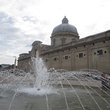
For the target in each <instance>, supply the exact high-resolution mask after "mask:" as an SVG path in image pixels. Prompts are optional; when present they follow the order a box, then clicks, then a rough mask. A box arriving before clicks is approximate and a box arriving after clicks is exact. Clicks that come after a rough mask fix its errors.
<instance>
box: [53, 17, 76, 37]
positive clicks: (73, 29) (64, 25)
mask: <svg viewBox="0 0 110 110" xmlns="http://www.w3.org/2000/svg"><path fill="white" fill-rule="evenodd" d="M63 32H69V33H73V34H75V35H78V32H77V29H76V27H75V26H73V25H70V24H68V19H67V18H66V17H64V18H63V20H62V24H60V25H58V26H56V27H55V28H54V29H53V31H52V35H55V34H58V33H63Z"/></svg>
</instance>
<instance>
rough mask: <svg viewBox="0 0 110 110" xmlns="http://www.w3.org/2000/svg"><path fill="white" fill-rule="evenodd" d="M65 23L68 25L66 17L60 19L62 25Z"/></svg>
mask: <svg viewBox="0 0 110 110" xmlns="http://www.w3.org/2000/svg"><path fill="white" fill-rule="evenodd" d="M64 23H67V24H68V19H67V18H66V16H65V17H64V18H63V19H62V24H64Z"/></svg>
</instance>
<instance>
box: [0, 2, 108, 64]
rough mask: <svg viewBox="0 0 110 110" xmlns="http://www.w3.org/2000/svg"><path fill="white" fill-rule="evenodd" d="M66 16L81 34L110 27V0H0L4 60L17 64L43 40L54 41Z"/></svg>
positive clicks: (0, 44)
mask: <svg viewBox="0 0 110 110" xmlns="http://www.w3.org/2000/svg"><path fill="white" fill-rule="evenodd" d="M64 16H66V17H67V18H68V20H69V23H70V24H72V25H74V26H75V27H76V28H77V30H78V33H79V35H80V38H83V37H86V36H89V35H93V34H96V33H99V32H103V31H106V30H109V29H110V0H0V64H4V63H5V64H6V63H9V64H13V62H14V58H15V57H14V56H16V57H18V56H19V54H20V53H27V52H28V51H29V50H31V44H32V43H33V41H35V40H40V41H42V42H43V43H44V44H50V36H51V33H52V30H53V28H54V27H55V26H57V25H59V24H61V20H62V19H63V17H64Z"/></svg>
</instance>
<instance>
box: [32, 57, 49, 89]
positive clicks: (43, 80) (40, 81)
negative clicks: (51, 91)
mask: <svg viewBox="0 0 110 110" xmlns="http://www.w3.org/2000/svg"><path fill="white" fill-rule="evenodd" d="M32 62H33V67H34V68H33V70H34V74H35V84H34V87H35V88H37V89H38V90H40V89H41V88H43V87H46V88H48V87H49V85H48V78H49V73H48V72H47V68H46V67H45V65H44V63H43V60H42V59H41V58H38V57H37V58H32Z"/></svg>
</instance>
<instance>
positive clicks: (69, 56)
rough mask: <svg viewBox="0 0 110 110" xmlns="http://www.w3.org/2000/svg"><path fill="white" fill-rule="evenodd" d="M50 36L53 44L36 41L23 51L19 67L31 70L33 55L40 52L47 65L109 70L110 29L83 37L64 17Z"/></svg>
mask: <svg viewBox="0 0 110 110" xmlns="http://www.w3.org/2000/svg"><path fill="white" fill-rule="evenodd" d="M50 38H51V45H44V44H42V42H41V41H34V42H33V44H32V49H31V51H29V53H23V54H20V55H19V58H18V68H19V69H22V70H25V71H26V72H31V70H32V67H31V65H32V62H31V58H32V57H37V56H39V57H41V58H42V59H43V61H44V63H45V65H46V66H47V68H48V69H49V68H55V69H65V70H68V71H73V70H74V71H77V70H83V69H88V70H89V69H96V70H99V71H102V72H105V73H110V30H108V31H105V32H101V33H98V34H95V35H91V36H88V37H85V38H82V39H80V37H79V34H78V32H77V29H76V27H75V26H73V25H71V24H69V22H68V19H67V18H66V17H64V18H63V20H62V23H61V24H60V25H58V26H56V27H55V28H54V29H53V31H52V34H51V37H50Z"/></svg>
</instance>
